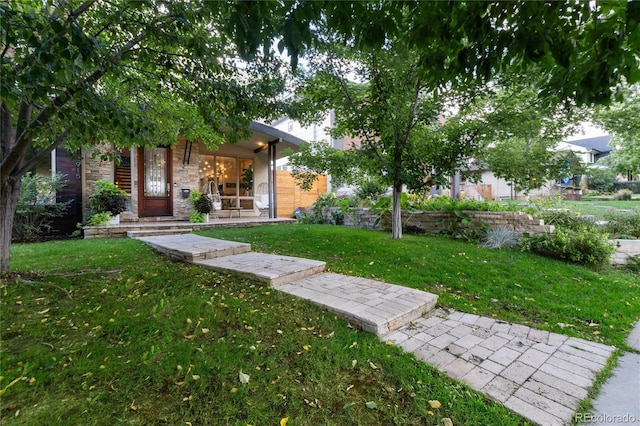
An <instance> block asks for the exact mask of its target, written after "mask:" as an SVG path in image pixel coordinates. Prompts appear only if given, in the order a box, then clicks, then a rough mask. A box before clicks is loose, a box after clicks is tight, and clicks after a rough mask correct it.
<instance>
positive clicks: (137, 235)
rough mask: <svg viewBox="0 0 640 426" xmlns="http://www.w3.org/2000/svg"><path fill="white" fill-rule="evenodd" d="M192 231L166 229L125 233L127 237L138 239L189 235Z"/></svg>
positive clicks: (187, 229)
mask: <svg viewBox="0 0 640 426" xmlns="http://www.w3.org/2000/svg"><path fill="white" fill-rule="evenodd" d="M192 231H193V229H191V228H166V229H141V230H138V231H127V237H129V238H140V237H157V236H160V235H181V234H190V233H191V232H192Z"/></svg>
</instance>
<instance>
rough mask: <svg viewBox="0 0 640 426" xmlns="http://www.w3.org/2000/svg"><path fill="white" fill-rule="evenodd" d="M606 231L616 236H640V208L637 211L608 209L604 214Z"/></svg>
mask: <svg viewBox="0 0 640 426" xmlns="http://www.w3.org/2000/svg"><path fill="white" fill-rule="evenodd" d="M604 219H605V222H606V223H605V224H604V225H602V227H603V228H604V231H605V232H607V233H608V234H610V235H611V236H612V237H614V238H640V209H637V210H636V211H635V212H625V211H620V210H611V211H607V212H606V213H605V214H604Z"/></svg>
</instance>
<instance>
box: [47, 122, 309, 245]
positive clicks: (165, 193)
mask: <svg viewBox="0 0 640 426" xmlns="http://www.w3.org/2000/svg"><path fill="white" fill-rule="evenodd" d="M249 128H250V130H251V131H252V132H253V133H252V136H251V137H250V138H248V139H246V140H241V141H239V142H238V143H236V144H233V145H231V144H224V145H221V146H220V147H218V148H217V149H215V150H211V149H209V148H207V147H205V146H204V144H202V143H197V142H190V141H186V140H184V139H181V138H179V140H178V142H177V143H175V144H173V145H171V146H165V147H141V148H131V149H124V150H122V151H121V157H122V160H121V161H120V162H119V163H118V164H115V163H114V162H111V161H101V160H100V159H99V156H95V155H92V153H94V150H95V149H89V150H85V151H83V152H82V153H81V154H78V155H77V159H72V158H71V156H70V155H69V153H68V152H67V151H66V150H65V149H64V148H61V149H57V150H55V151H54V153H53V154H52V157H51V158H52V161H51V164H43V165H41V166H39V168H38V170H37V172H38V173H42V174H45V175H46V174H51V173H52V172H61V173H64V174H66V175H67V180H68V184H67V186H66V187H65V189H64V190H63V191H62V193H60V194H58V196H57V198H58V201H68V200H73V201H74V202H73V203H72V205H71V208H70V213H69V214H68V217H66V218H64V219H63V221H61V222H59V221H56V228H58V229H59V230H60V231H62V232H63V233H65V234H68V233H71V232H72V231H73V230H74V229H75V226H76V224H77V223H80V222H82V219H83V217H84V216H86V214H87V213H88V211H87V206H86V202H87V200H88V196H89V195H90V194H91V193H92V191H93V189H94V188H95V182H96V181H97V180H99V179H104V180H107V181H109V182H114V183H115V184H116V185H117V186H119V187H120V188H122V189H124V190H125V191H126V192H127V193H128V194H129V196H130V200H129V203H128V208H127V211H125V212H123V213H122V214H121V221H122V222H137V221H159V220H188V218H189V214H190V213H191V212H192V205H191V202H190V200H189V194H190V192H191V191H192V190H194V189H197V190H200V191H203V192H207V191H208V190H209V188H212V190H214V191H215V188H217V189H218V191H219V194H220V197H221V199H222V203H223V209H226V210H227V211H230V210H229V209H230V208H234V207H239V208H241V209H242V211H241V212H238V214H239V215H240V214H241V215H242V216H243V217H245V216H246V217H249V216H256V217H257V216H261V215H265V213H267V215H268V216H269V217H278V215H287V216H288V215H290V214H291V213H292V211H293V210H292V207H291V206H290V204H292V203H293V202H292V203H288V200H287V198H288V197H289V194H287V195H285V196H282V195H280V193H279V190H278V184H277V183H278V182H281V181H282V177H281V176H279V175H278V174H277V173H276V167H275V164H276V161H277V160H278V159H279V158H281V157H282V151H283V150H284V149H286V148H292V149H297V147H298V146H299V145H300V143H302V140H301V139H299V138H297V137H295V136H292V135H291V134H289V133H286V132H283V131H281V130H278V129H276V128H273V127H271V126H268V125H265V124H262V123H258V122H252V123H251V125H250V127H249ZM278 198H280V200H281V202H282V204H283V205H284V206H285V207H284V209H281V208H280V207H279V206H278ZM263 206H264V207H267V210H266V211H265V209H262V207H263ZM62 228H64V229H62Z"/></svg>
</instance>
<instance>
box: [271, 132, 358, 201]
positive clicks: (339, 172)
mask: <svg viewBox="0 0 640 426" xmlns="http://www.w3.org/2000/svg"><path fill="white" fill-rule="evenodd" d="M283 155H286V156H288V157H289V165H290V166H291V174H292V175H293V178H294V179H295V181H296V183H297V184H298V185H299V186H300V188H302V189H303V190H305V191H308V190H310V189H311V187H312V186H313V183H314V182H315V181H316V180H317V179H318V174H322V173H329V174H331V179H332V182H333V184H334V185H340V184H343V183H353V182H355V181H356V180H357V176H359V174H360V172H359V171H358V168H357V163H356V155H355V152H353V151H349V150H342V149H336V148H334V147H332V146H331V145H330V144H329V143H328V142H325V141H319V142H314V143H313V145H312V144H308V143H303V144H302V145H301V146H300V147H299V149H298V151H296V152H294V151H293V150H291V149H287V150H285V151H284V152H283Z"/></svg>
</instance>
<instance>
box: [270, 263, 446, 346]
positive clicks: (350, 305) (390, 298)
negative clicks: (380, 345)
mask: <svg viewBox="0 0 640 426" xmlns="http://www.w3.org/2000/svg"><path fill="white" fill-rule="evenodd" d="M275 288H276V289H277V290H279V291H282V292H285V293H288V294H291V295H294V296H297V297H300V298H302V299H306V300H309V301H310V302H312V303H315V304H316V305H320V306H322V307H324V308H325V309H327V310H329V311H332V312H335V313H336V314H338V315H339V316H341V317H343V318H345V319H346V320H347V321H349V322H350V323H352V324H354V325H356V326H358V327H360V328H362V329H363V330H365V331H368V332H370V333H375V334H377V335H378V336H382V335H385V334H387V333H389V332H390V331H393V330H396V329H398V328H400V327H402V326H404V325H407V324H409V323H410V322H412V321H414V320H416V319H418V318H420V317H421V316H422V315H424V314H426V313H429V312H430V311H432V310H433V309H434V308H435V306H436V303H437V301H438V296H436V295H435V294H431V293H427V292H424V291H420V290H416V289H412V288H408V287H403V286H399V285H394V284H387V283H383V282H381V281H375V280H370V279H367V278H359V277H351V276H347V275H342V274H335V273H329V272H327V273H324V274H318V275H314V276H310V277H307V278H304V279H301V280H299V281H296V282H292V283H288V284H283V285H279V286H275Z"/></svg>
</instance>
